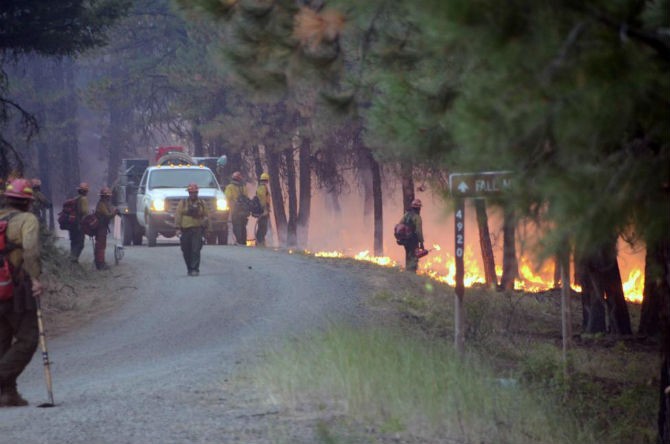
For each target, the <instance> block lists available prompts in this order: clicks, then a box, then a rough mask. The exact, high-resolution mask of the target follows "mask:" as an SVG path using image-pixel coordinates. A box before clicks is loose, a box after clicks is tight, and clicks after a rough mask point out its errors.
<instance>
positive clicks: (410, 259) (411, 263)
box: [402, 199, 423, 273]
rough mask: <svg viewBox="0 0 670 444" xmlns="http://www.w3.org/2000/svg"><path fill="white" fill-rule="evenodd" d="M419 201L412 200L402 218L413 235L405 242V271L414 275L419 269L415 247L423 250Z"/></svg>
mask: <svg viewBox="0 0 670 444" xmlns="http://www.w3.org/2000/svg"><path fill="white" fill-rule="evenodd" d="M420 213H421V200H419V199H414V200H413V201H412V204H411V207H410V208H409V210H407V212H406V213H405V215H404V216H403V217H402V222H404V223H406V224H408V225H409V226H411V227H412V228H413V233H412V234H411V236H410V237H409V239H407V240H406V241H405V243H404V244H403V246H404V247H405V270H406V271H411V272H413V273H416V270H417V268H418V267H419V258H418V257H417V255H416V249H417V247H418V248H420V249H421V250H423V227H422V225H423V223H422V221H421V214H420Z"/></svg>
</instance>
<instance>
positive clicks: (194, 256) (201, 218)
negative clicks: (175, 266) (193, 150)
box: [175, 183, 209, 276]
mask: <svg viewBox="0 0 670 444" xmlns="http://www.w3.org/2000/svg"><path fill="white" fill-rule="evenodd" d="M187 191H188V198H187V199H184V200H182V201H179V204H178V205H177V212H176V214H175V224H176V226H177V229H178V230H180V231H181V238H180V240H179V243H180V245H181V251H182V253H183V254H184V262H185V263H186V269H187V271H188V275H189V276H198V275H199V274H200V250H201V249H202V237H203V235H204V234H205V233H204V232H205V230H207V229H208V224H209V219H208V217H207V216H208V214H207V206H206V205H205V202H204V201H203V200H202V199H199V198H198V185H197V184H194V183H192V184H190V185H189V186H188V188H187Z"/></svg>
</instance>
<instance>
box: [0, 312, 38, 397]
mask: <svg viewBox="0 0 670 444" xmlns="http://www.w3.org/2000/svg"><path fill="white" fill-rule="evenodd" d="M38 342H39V330H38V328H37V311H36V310H23V311H22V312H20V313H19V312H16V311H15V310H14V301H13V300H9V301H5V302H0V390H2V391H5V390H7V389H11V388H16V378H18V377H19V375H20V374H21V372H23V369H25V368H26V366H27V365H28V363H29V362H30V360H31V359H32V357H33V354H35V350H36V349H37V344H38Z"/></svg>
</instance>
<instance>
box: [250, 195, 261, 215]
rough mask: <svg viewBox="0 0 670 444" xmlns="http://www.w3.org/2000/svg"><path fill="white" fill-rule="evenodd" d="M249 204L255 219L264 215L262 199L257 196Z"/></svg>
mask: <svg viewBox="0 0 670 444" xmlns="http://www.w3.org/2000/svg"><path fill="white" fill-rule="evenodd" d="M249 202H250V205H249V212H251V215H252V216H253V217H260V215H261V214H263V206H262V205H261V200H260V198H259V197H258V196H257V195H256V196H254V198H253V199H251V200H250V201H249Z"/></svg>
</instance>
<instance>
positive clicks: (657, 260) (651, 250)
mask: <svg viewBox="0 0 670 444" xmlns="http://www.w3.org/2000/svg"><path fill="white" fill-rule="evenodd" d="M663 271H664V270H663V248H662V245H659V244H651V245H650V244H647V253H646V256H645V267H644V292H643V299H642V308H641V313H640V324H639V326H638V333H639V334H641V335H645V336H654V335H657V334H658V333H659V328H660V326H659V319H660V318H659V314H660V312H661V304H662V298H663V287H664V285H663V277H664V275H663Z"/></svg>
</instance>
